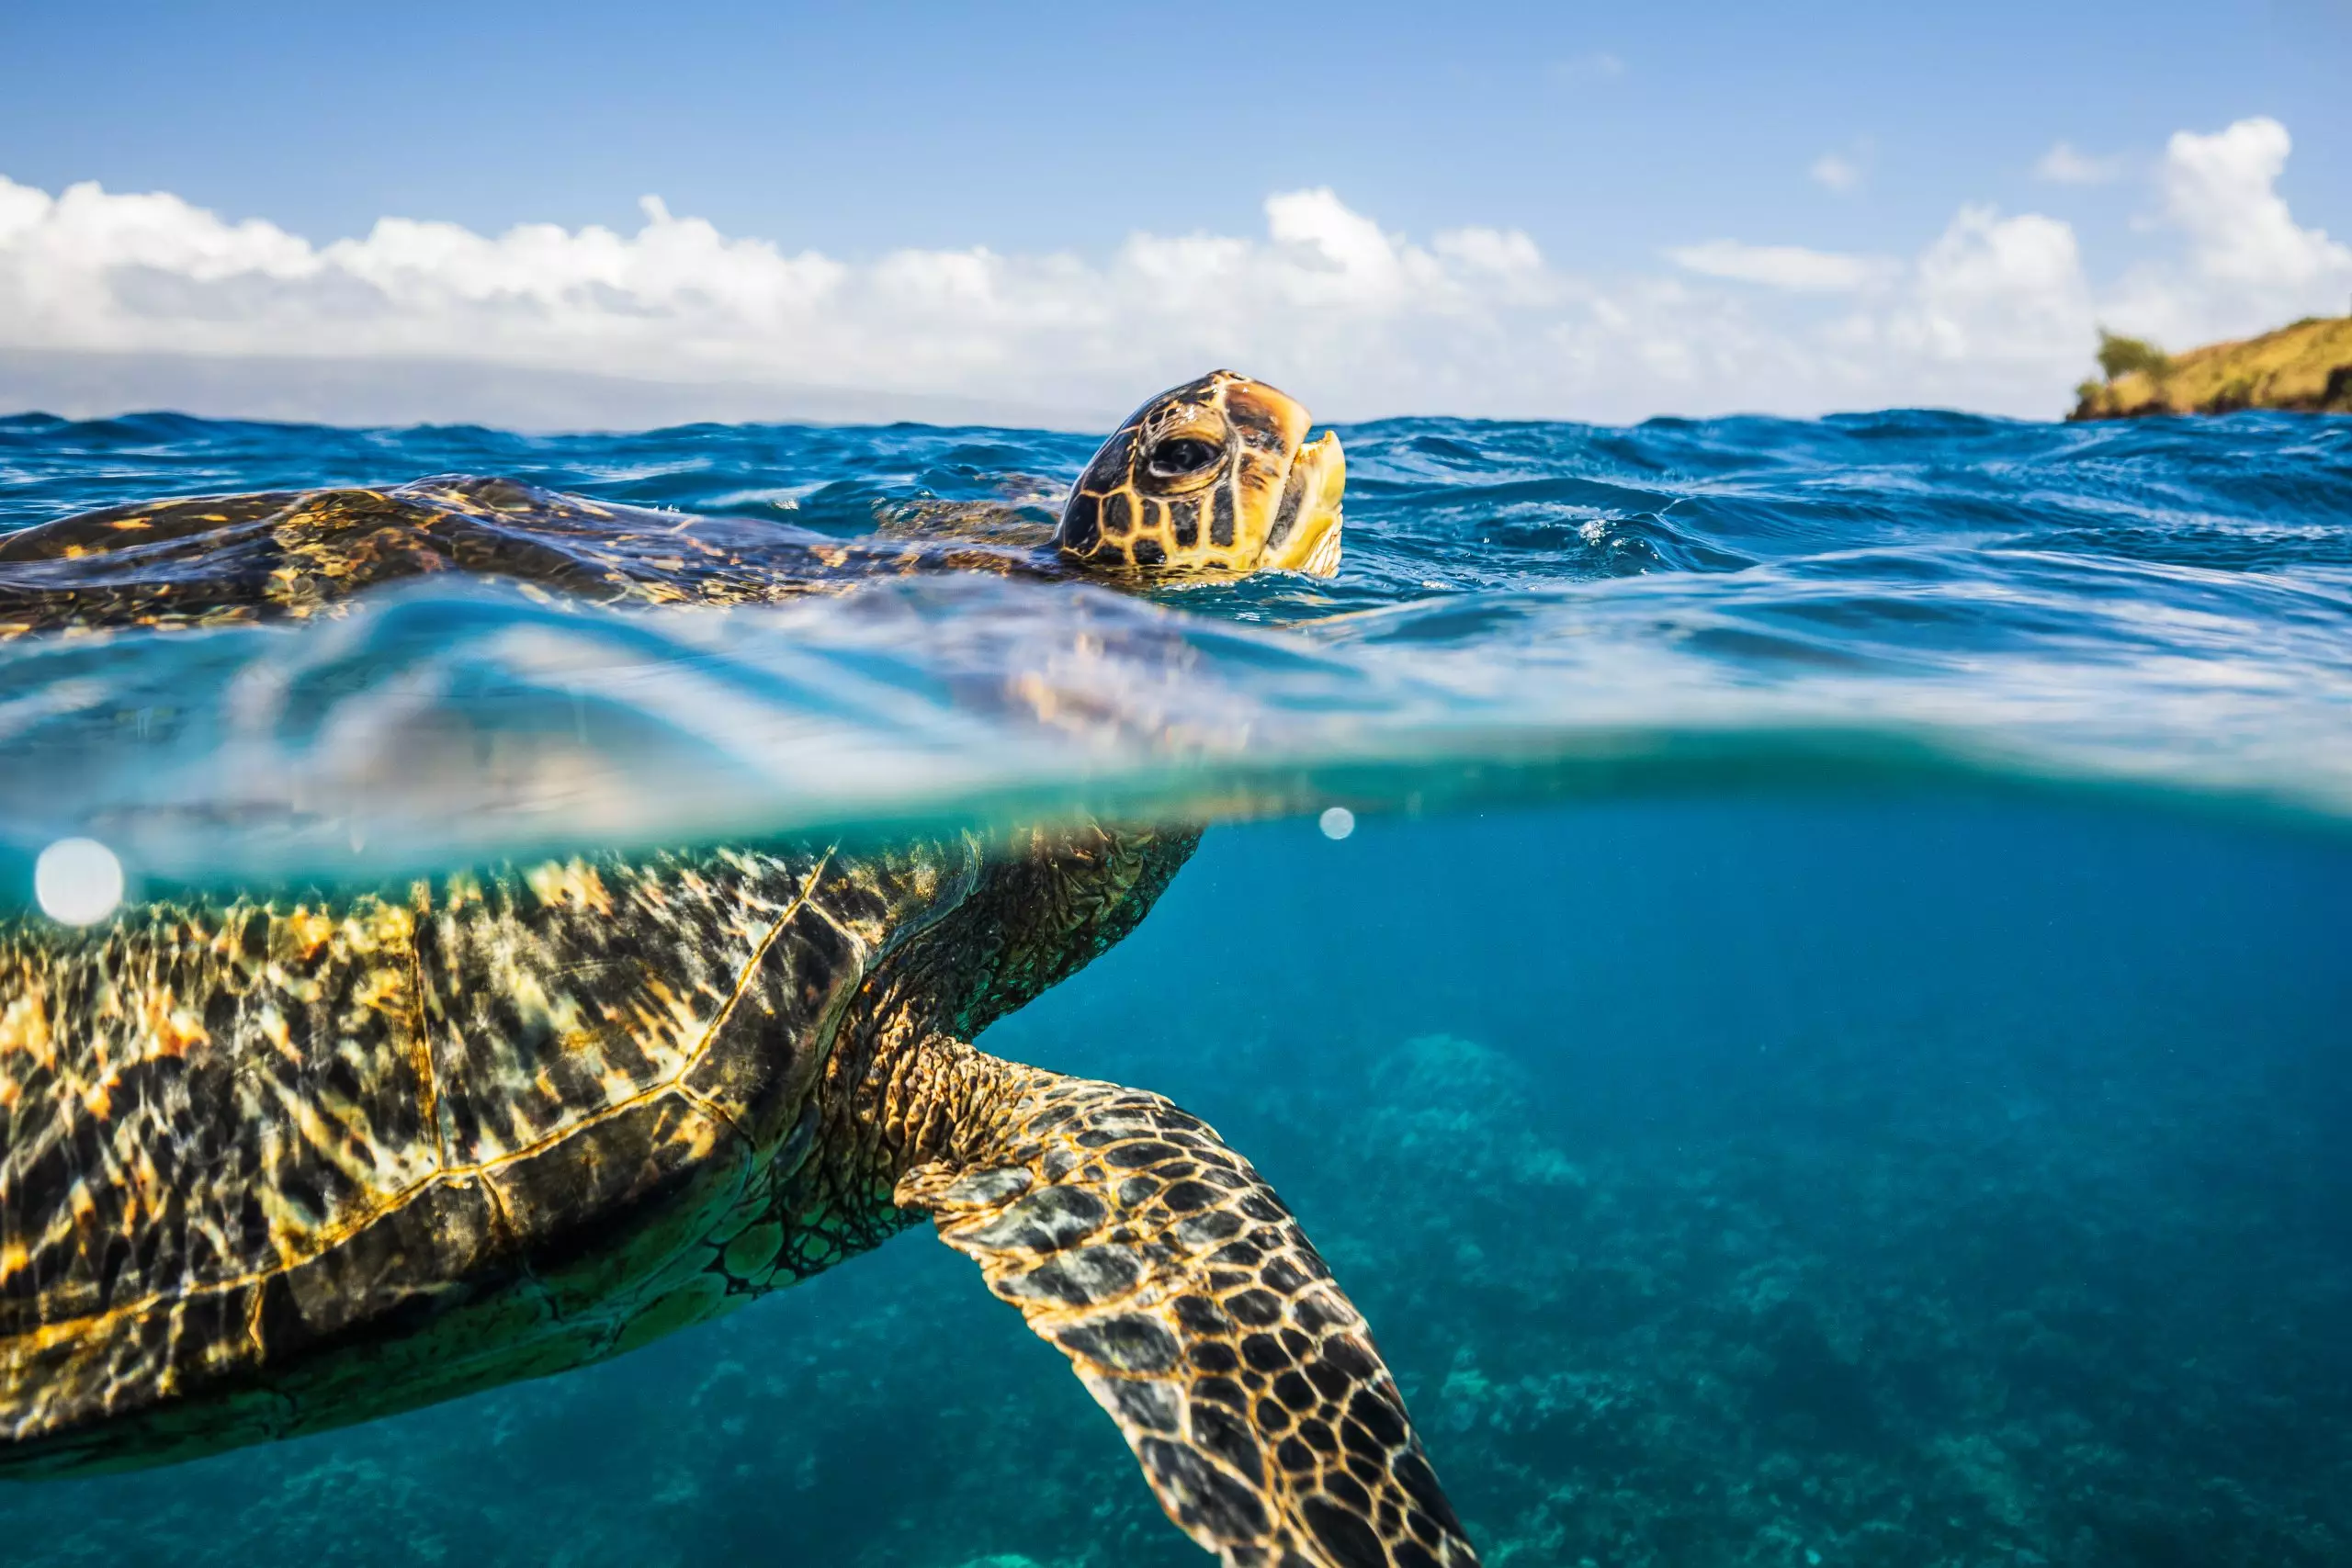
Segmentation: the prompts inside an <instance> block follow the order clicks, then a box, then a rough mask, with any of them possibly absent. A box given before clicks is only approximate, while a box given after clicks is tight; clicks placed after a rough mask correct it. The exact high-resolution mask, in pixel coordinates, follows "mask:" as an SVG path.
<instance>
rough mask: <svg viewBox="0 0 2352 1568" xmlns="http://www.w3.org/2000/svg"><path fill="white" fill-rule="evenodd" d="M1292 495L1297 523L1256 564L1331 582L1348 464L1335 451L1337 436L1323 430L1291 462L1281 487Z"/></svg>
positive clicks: (1335, 569) (1336, 571) (1336, 562)
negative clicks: (1294, 495) (1295, 500)
mask: <svg viewBox="0 0 2352 1568" xmlns="http://www.w3.org/2000/svg"><path fill="white" fill-rule="evenodd" d="M1283 488H1284V489H1285V490H1289V489H1292V488H1295V489H1296V491H1297V492H1298V497H1299V503H1298V520H1297V522H1295V523H1294V524H1293V525H1291V530H1290V532H1289V534H1288V535H1286V536H1284V537H1283V542H1282V544H1281V545H1280V546H1279V547H1276V548H1275V549H1273V550H1271V551H1269V552H1267V555H1266V558H1265V560H1264V562H1263V563H1262V564H1263V565H1264V566H1267V567H1271V568H1272V569H1273V570H1277V571H1298V572H1305V573H1306V575H1307V576H1309V577H1335V576H1337V575H1339V570H1340V527H1341V525H1343V523H1344V522H1345V519H1344V518H1342V517H1341V515H1340V495H1341V493H1342V492H1344V491H1346V490H1347V488H1348V459H1347V457H1346V455H1345V454H1343V453H1342V452H1341V451H1340V436H1339V433H1338V432H1337V431H1330V430H1327V431H1325V432H1324V433H1323V436H1322V439H1321V440H1319V441H1310V442H1308V443H1307V444H1306V446H1301V447H1300V448H1299V449H1298V456H1297V457H1294V458H1293V459H1291V479H1290V481H1289V483H1288V484H1286V485H1285V486H1284V487H1283Z"/></svg>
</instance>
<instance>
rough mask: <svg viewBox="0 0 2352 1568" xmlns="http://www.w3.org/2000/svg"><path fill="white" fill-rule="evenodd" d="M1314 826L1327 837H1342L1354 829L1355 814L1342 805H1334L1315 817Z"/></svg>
mask: <svg viewBox="0 0 2352 1568" xmlns="http://www.w3.org/2000/svg"><path fill="white" fill-rule="evenodd" d="M1316 826H1317V827H1319V828H1321V829H1323V836H1324V837H1325V838H1327V839H1344V838H1346V837H1347V836H1348V835H1349V834H1350V833H1352V832H1354V831H1355V830H1356V814H1355V813H1354V812H1352V811H1351V810H1349V809H1348V808H1347V807H1344V806H1334V807H1330V808H1329V809H1328V810H1326V811H1325V812H1324V813H1323V815H1322V816H1321V817H1319V818H1316Z"/></svg>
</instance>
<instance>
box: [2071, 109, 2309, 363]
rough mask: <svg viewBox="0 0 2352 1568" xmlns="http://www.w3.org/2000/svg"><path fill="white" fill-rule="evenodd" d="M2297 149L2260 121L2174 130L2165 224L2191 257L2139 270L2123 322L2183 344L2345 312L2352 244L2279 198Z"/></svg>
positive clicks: (2161, 176)
mask: <svg viewBox="0 0 2352 1568" xmlns="http://www.w3.org/2000/svg"><path fill="white" fill-rule="evenodd" d="M2292 148H2293V140H2292V139H2291V138H2290V136H2289V135H2288V134H2287V128H2286V127H2285V126H2283V125H2280V124H2279V123H2278V121H2277V120H2275V119H2270V118H2259V117H2257V118H2251V119H2242V120H2239V121H2237V122H2236V123H2235V124H2233V125H2231V126H2229V127H2228V128H2227V129H2225V130H2219V131H2215V132H2213V133H2211V134H2210V135H2199V134H2198V133H2197V132H2194V131H2188V130H2182V131H2177V132H2175V133H2174V135H2173V137H2172V139H2171V140H2170V141H2168V142H2167V143H2166V144H2165V158H2164V164H2163V166H2162V168H2161V169H2160V171H2159V172H2158V176H2157V184H2158V188H2159V190H2160V191H2161V193H2162V195H2163V198H2164V210H2163V214H2162V219H2161V224H2162V226H2163V227H2165V228H2168V229H2170V230H2172V231H2176V232H2177V233H2178V234H2179V235H2180V236H2181V238H2182V239H2183V240H2184V241H2185V242H2186V245H2187V253H2186V254H2185V255H2184V256H2182V257H2181V258H2179V259H2178V260H2174V261H2165V262H2151V263H2143V264H2142V265H2139V266H2136V267H2134V268H2133V269H2131V272H2130V273H2129V274H2128V275H2127V276H2126V277H2125V278H2124V280H2123V283H2122V285H2121V286H2120V288H2118V289H2117V291H2116V293H2115V296H2114V299H2113V301H2112V310H2111V319H2112V320H2113V321H2115V323H2116V324H2117V325H2118V326H2120V327H2122V328H2124V329H2125V330H2127V331H2131V332H2136V333H2146V334H2148V335H2150V336H2153V337H2155V338H2156V339H2158V340H2159V341H2160V342H2163V343H2165V344H2170V345H2173V346H2179V347H2186V346H2188V345H2189V344H2195V343H2198V342H2200V341H2204V340H2206V339H2210V338H2214V337H2222V336H2231V335H2236V334H2240V333H2250V332H2257V331H2260V330H2262V329H2263V328H2265V327H2271V326H2277V325H2278V324H2280V323H2281V322H2283V321H2289V320H2291V319H2292V318H2294V317H2296V316H2301V315H2306V314H2311V313H2313V312H2324V313H2327V314H2334V313H2335V312H2337V311H2339V310H2342V309H2343V308H2344V302H2345V298H2346V291H2347V290H2352V246H2347V245H2346V244H2345V243H2342V242H2341V241H2338V240H2335V239H2331V238H2330V237H2329V236H2328V234H2327V233H2326V232H2325V231H2324V230H2320V229H2306V228H2304V227H2302V226H2301V224H2299V223H2297V222H2296V221H2295V219H2294V215H2293V214H2292V213H2291V212H2290V210H2289V209H2288V207H2287V201H2286V198H2285V197H2282V196H2280V195H2279V194H2278V179H2279V176H2280V175H2283V174H2284V173H2285V172H2286V168H2287V156H2288V153H2289V152H2290V151H2291V150H2292Z"/></svg>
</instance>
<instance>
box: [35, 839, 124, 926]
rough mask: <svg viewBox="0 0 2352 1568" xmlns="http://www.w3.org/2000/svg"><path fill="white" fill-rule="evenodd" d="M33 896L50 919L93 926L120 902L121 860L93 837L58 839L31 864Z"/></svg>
mask: <svg viewBox="0 0 2352 1568" xmlns="http://www.w3.org/2000/svg"><path fill="white" fill-rule="evenodd" d="M33 897H35V898H37V899H39V900H40V908H41V913H43V914H45V915H47V916H48V917H49V918H50V919H52V920H62V921H63V922H64V923H65V924H67V925H69V926H87V925H95V924H96V923H97V922H98V921H100V920H103V919H106V918H107V916H108V915H111V914H113V913H114V911H115V906H116V905H118V904H119V903H121V902H122V862H120V861H119V860H117V859H115V858H114V852H113V851H112V850H110V849H108V848H107V847H106V846H105V845H104V844H102V843H100V842H98V841H97V840H96V839H60V840H57V842H55V843H53V844H51V845H50V846H49V848H47V849H45V850H43V851H41V852H40V860H38V861H35V862H34V863H33Z"/></svg>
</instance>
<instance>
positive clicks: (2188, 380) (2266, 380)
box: [2066, 316, 2352, 419]
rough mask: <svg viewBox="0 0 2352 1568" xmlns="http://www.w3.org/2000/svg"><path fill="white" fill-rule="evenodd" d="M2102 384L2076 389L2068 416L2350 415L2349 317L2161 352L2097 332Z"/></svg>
mask: <svg viewBox="0 0 2352 1568" xmlns="http://www.w3.org/2000/svg"><path fill="white" fill-rule="evenodd" d="M2098 335H2099V345H2098V367H2099V369H2100V371H2101V372H2103V373H2104V374H2105V376H2106V379H2105V380H2103V381H2086V382H2084V383H2083V384H2082V385H2081V386H2080V387H2079V388H2077V389H2075V392H2076V397H2077V401H2076V402H2075V412H2073V413H2071V414H2069V415H2067V416H2066V417H2067V418H2069V419H2133V418H2137V417H2139V416H2140V415H2142V414H2157V413H2230V412H2233V411H2235V410H2238V409H2301V410H2305V411H2308V412H2328V413H2352V316H2327V317H2321V316H2309V317H2306V318H2304V319H2303V320H2302V321H2297V322H2296V323H2295V324H2294V325H2292V326H2289V327H2281V328H2279V329H2278V331H2277V332H2274V333H2263V334H2262V335H2261V336H2260V337H2254V338H2247V339H2245V340H2244V341H2243V342H2239V343H2216V344H2207V345H2206V346H2205V347H2203V348H2192V349H2190V350H2189V351H2188V353H2186V354H2182V355H2167V354H2165V353H2164V352H2163V351H2162V350H2160V349H2158V348H2157V347H2156V346H2155V345H2154V344H2149V343H2143V342H2142V341H2141V340H2140V339H2138V338H2129V337H2119V336H2117V335H2116V334H2115V333H2109V332H2105V331H2102V332H2101V333H2099V334H2098Z"/></svg>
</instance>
